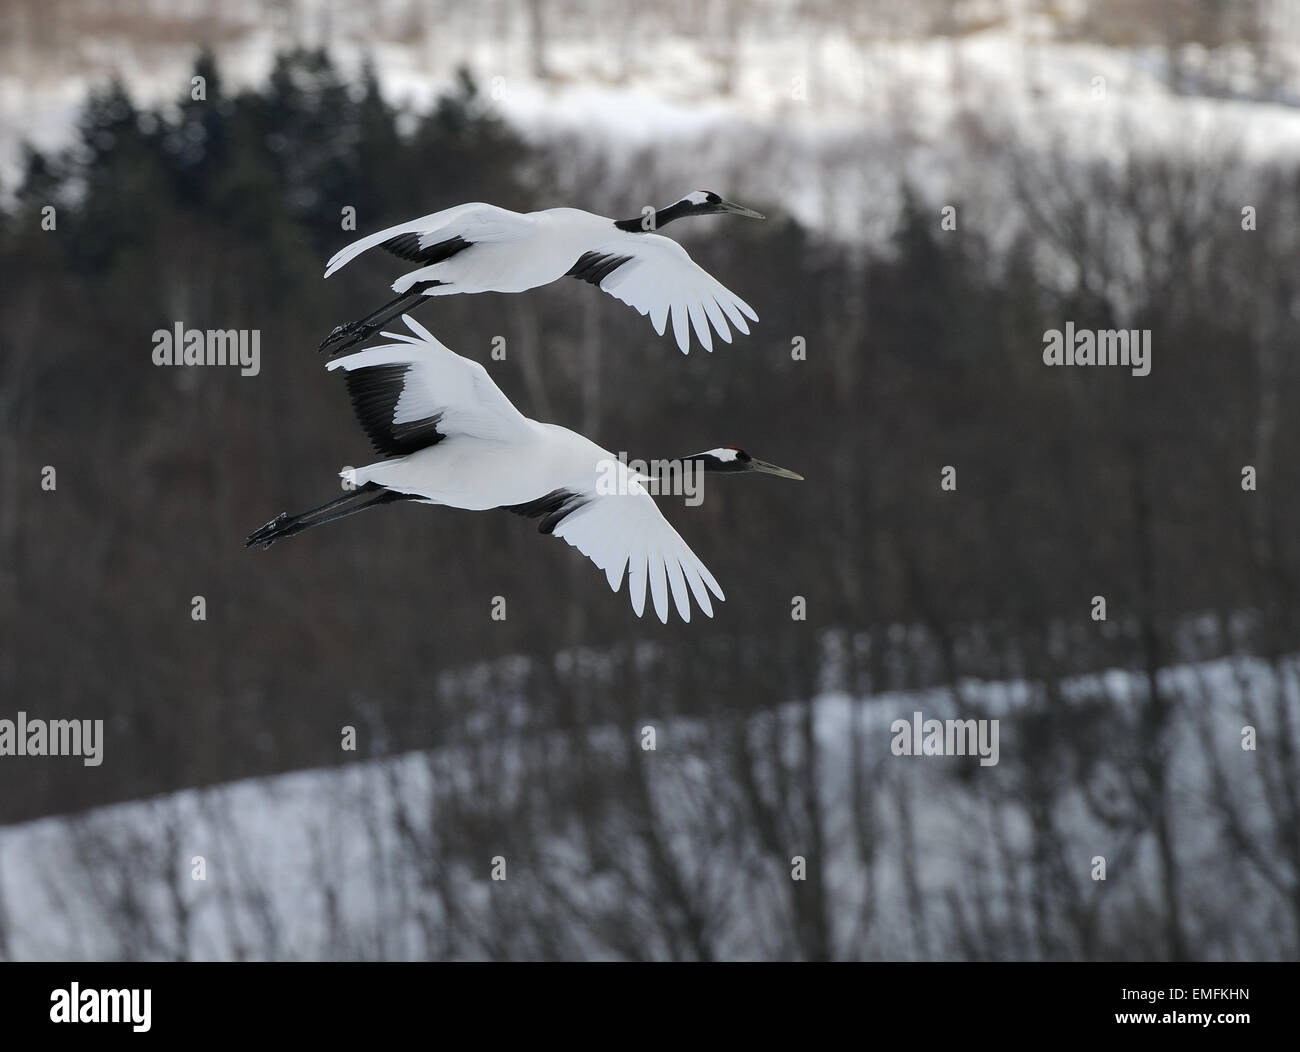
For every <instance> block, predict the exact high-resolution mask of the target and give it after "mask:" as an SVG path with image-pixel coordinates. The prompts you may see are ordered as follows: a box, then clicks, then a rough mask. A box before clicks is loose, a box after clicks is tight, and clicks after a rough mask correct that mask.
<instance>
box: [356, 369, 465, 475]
mask: <svg viewBox="0 0 1300 1052" xmlns="http://www.w3.org/2000/svg"><path fill="white" fill-rule="evenodd" d="M410 369H411V366H410V365H408V364H405V363H399V364H397V365H372V366H369V367H368V368H365V369H353V370H351V371H350V372H349V373H348V374H347V383H348V396H349V397H350V398H351V399H352V409H353V411H354V412H355V413H356V414H357V421H358V423H360V424H361V426H362V427H363V428H365V431H366V434H367V435H369V436H370V442H371V444H372V445H373V446H374V447H375V451H376V452H378V453H382V454H383V455H384V456H386V457H397V456H404V455H405V454H407V453H414V452H415V451H416V450H417V449H425V448H426V447H428V446H432V445H434V444H435V443H438V442H441V441H442V440H443V439H444V438H446V437H447V436H446V435H444V434H443V433H442V432H441V431H439V430H438V421H439V420H441V419H442V414H441V413H435V414H434V415H433V416H430V417H425V418H424V419H423V420H410V421H407V422H405V423H401V424H394V423H393V413H394V411H395V410H396V408H397V401H398V399H400V398H401V397H402V391H404V390H405V389H406V374H407V373H408V372H409V371H410Z"/></svg>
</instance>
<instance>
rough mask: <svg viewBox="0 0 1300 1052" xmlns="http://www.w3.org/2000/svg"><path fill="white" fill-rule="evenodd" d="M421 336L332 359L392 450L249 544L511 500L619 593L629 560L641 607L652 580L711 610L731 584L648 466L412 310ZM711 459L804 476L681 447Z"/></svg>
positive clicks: (731, 453) (362, 414)
mask: <svg viewBox="0 0 1300 1052" xmlns="http://www.w3.org/2000/svg"><path fill="white" fill-rule="evenodd" d="M402 320H403V321H405V322H406V325H407V326H408V328H410V330H411V332H412V333H414V334H415V335H414V336H406V335H399V334H396V333H387V332H386V333H384V336H386V337H389V338H390V339H393V340H397V341H400V342H397V343H389V344H383V345H380V346H377V347H372V348H368V349H367V350H364V351H359V352H357V353H354V354H350V355H348V356H346V357H344V358H336V359H334V360H333V361H331V362H330V363H329V365H328V368H330V369H343V370H344V371H345V372H346V373H347V386H348V394H349V395H350V396H351V398H352V405H353V408H354V409H355V411H356V414H357V419H358V420H359V421H360V423H361V426H362V427H363V428H364V429H365V431H366V433H367V434H368V435H369V436H370V440H371V442H372V443H373V444H374V447H375V449H376V450H377V451H378V452H380V453H383V454H385V455H386V456H388V457H390V458H391V459H387V460H381V461H378V462H377V463H374V464H369V465H367V466H366V467H362V468H350V469H348V470H347V471H344V472H342V476H343V478H345V479H346V480H347V481H348V482H349V483H351V484H352V485H354V486H355V487H356V488H355V489H353V490H351V491H350V492H348V493H346V494H345V495H344V496H342V497H339V498H338V499H337V500H333V501H330V502H329V503H327V504H323V505H321V506H320V507H319V508H313V509H312V510H311V511H306V512H303V513H302V514H300V515H292V516H291V515H288V514H284V513H282V514H280V515H279V516H278V517H276V518H275V519H272V520H271V521H270V522H268V523H267V524H266V525H265V526H263V527H261V528H260V529H258V530H255V531H254V532H253V533H251V534H250V535H249V537H248V539H247V541H246V542H245V545H244V546H245V547H249V546H251V545H253V544H259V543H260V544H262V545H264V546H265V547H267V548H269V547H270V546H271V545H272V544H274V543H275V542H276V541H278V540H283V539H284V538H286V537H292V536H294V535H295V534H298V533H301V532H302V531H303V530H307V529H310V528H311V527H313V526H320V525H323V524H324V523H327V522H333V521H334V520H336V519H341V518H343V517H344V516H347V515H352V514H355V513H356V512H358V511H362V510H363V509H365V508H373V507H376V506H378V505H380V504H389V503H392V502H394V501H404V500H414V501H419V502H421V503H423V504H445V505H448V506H450V507H454V508H465V509H467V510H470V511H484V510H487V509H490V508H504V509H505V510H507V511H513V512H515V513H517V514H519V515H526V516H529V517H531V518H538V519H540V520H541V522H540V523H539V524H538V530H539V532H541V533H549V534H553V535H554V536H556V537H560V538H562V539H564V540H565V541H567V542H568V543H569V544H571V545H572V546H573V547H575V548H577V549H578V551H580V552H582V554H583V555H585V556H587V558H589V559H590V560H591V561H592V562H594V563H595V564H596V566H598V567H599V568H600V569H602V570H604V571H605V576H606V578H607V579H608V581H609V586H610V587H611V588H612V589H613V590H614V591H618V589H619V587H620V586H621V584H622V581H623V576H624V571H626V573H627V579H628V592H629V595H630V597H631V599H632V608H633V610H635V611H636V614H637V616H638V617H640V616H641V614H642V613H643V611H644V610H645V598H646V586H647V584H648V585H649V588H650V594H651V596H652V598H653V601H654V608H655V613H656V614H658V615H659V620H660V621H663V622H664V623H667V621H668V594H669V592H670V591H671V593H672V598H673V601H674V603H675V604H676V606H677V612H678V613H679V614H680V615H681V617H682V620H684V621H689V620H690V619H691V606H690V600H689V599H688V590H689V594H690V595H693V596H694V597H695V602H696V603H697V604H698V605H699V607H700V609H701V610H703V611H704V613H705V614H706V615H708V616H709V617H712V616H713V605H712V603H711V602H710V600H709V593H710V592H712V593H713V594H714V595H715V596H716V597H717V598H718V599H722V598H723V595H722V589H721V588H719V587H718V582H717V581H715V580H714V578H713V575H712V574H711V573H709V571H708V569H707V568H706V567H705V565H704V564H703V563H702V562H700V560H699V559H698V558H697V557H696V556H695V553H694V552H692V551H691V549H690V548H689V547H687V544H686V542H685V541H684V540H682V538H681V537H680V536H679V535H678V533H677V531H676V530H674V529H673V528H672V526H670V525H669V524H668V521H667V520H666V519H665V518H664V517H663V515H662V514H660V511H659V508H658V506H657V505H656V504H655V502H654V501H653V500H652V499H651V497H650V495H649V494H648V493H647V492H646V491H645V483H646V482H648V481H649V479H648V478H647V476H645V475H642V474H638V473H636V472H634V471H632V470H630V469H629V468H628V466H627V464H626V463H624V462H623V461H622V460H620V459H618V458H616V457H615V456H614V455H613V454H612V453H609V452H608V451H606V450H604V449H601V448H600V447H599V446H598V445H596V444H595V443H594V442H592V441H590V440H589V439H586V438H584V437H583V436H582V435H579V434H575V433H574V432H572V431H569V430H568V429H566V428H563V427H558V426H556V425H555V424H542V423H538V422H537V421H535V420H530V419H528V418H527V417H525V416H524V415H523V414H521V413H520V412H519V410H517V409H516V408H515V407H514V405H513V404H511V402H510V400H509V399H508V398H506V396H505V395H504V394H502V393H501V390H500V388H498V387H497V385H496V384H495V383H493V381H492V378H491V377H490V376H489V375H488V373H487V370H486V369H484V368H483V366H481V365H479V364H478V363H477V362H472V361H470V360H469V359H468V358H462V357H461V356H460V355H458V354H455V353H454V352H452V351H450V350H448V349H447V348H446V347H444V346H443V345H442V344H441V343H439V342H438V341H437V340H436V339H435V338H434V337H433V336H432V335H430V333H429V332H428V331H427V330H426V329H425V328H424V327H423V326H421V325H420V324H419V323H417V322H415V321H414V320H412V319H411V318H410V317H407V316H404V317H403V319H402ZM686 459H688V460H691V461H695V462H698V467H699V468H701V469H703V470H712V471H723V472H738V471H760V472H766V473H768V474H772V475H778V476H780V477H782V478H790V479H801V478H802V477H803V476H801V475H797V474H795V473H794V472H793V471H787V470H786V469H785V468H779V467H777V466H776V465H774V464H768V463H765V462H764V461H761V460H757V459H755V458H753V457H751V456H750V455H749V454H748V453H746V452H744V451H743V450H740V449H737V448H734V447H726V448H722V449H713V450H709V451H708V452H706V453H699V454H696V455H695V456H693V457H689V458H686Z"/></svg>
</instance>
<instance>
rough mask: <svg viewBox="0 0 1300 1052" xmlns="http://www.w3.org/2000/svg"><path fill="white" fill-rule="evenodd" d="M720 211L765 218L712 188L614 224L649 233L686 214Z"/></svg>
mask: <svg viewBox="0 0 1300 1052" xmlns="http://www.w3.org/2000/svg"><path fill="white" fill-rule="evenodd" d="M719 213H729V214H731V215H738V216H744V217H746V218H747V219H763V218H765V217H764V216H763V214H762V213H760V212H755V211H754V210H753V209H752V208H746V207H745V206H744V205H738V204H733V203H732V202H731V201H725V200H723V199H722V198H721V197H719V196H718V195H717V194H715V193H714V192H713V191H712V190H696V191H695V192H694V193H690V194H687V195H686V196H685V197H683V198H682V199H681V200H680V201H674V202H673V203H672V204H670V205H669V206H668V207H667V208H655V209H651V210H650V211H649V212H646V213H645V214H644V215H639V216H637V217H636V218H635V219H619V220H616V221H615V223H614V225H615V226H616V227H618V228H619V229H620V230H626V231H627V232H629V233H632V234H648V233H650V232H652V231H655V230H658V229H660V228H661V227H665V226H667V225H668V224H669V223H671V222H673V221H674V220H677V219H681V218H683V217H684V216H707V215H717V214H719Z"/></svg>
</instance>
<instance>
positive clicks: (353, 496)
mask: <svg viewBox="0 0 1300 1052" xmlns="http://www.w3.org/2000/svg"><path fill="white" fill-rule="evenodd" d="M370 494H373V496H371V497H370V499H369V500H363V501H360V502H359V503H350V502H356V500H357V498H358V497H361V496H365V495H370ZM418 499H419V498H418V497H417V496H416V495H415V494H413V493H398V492H397V491H396V490H391V489H384V487H383V486H380V485H379V484H378V483H375V482H367V483H366V484H365V485H364V486H361V487H359V488H358V489H355V490H353V491H352V492H351V493H345V494H344V495H343V496H341V497H338V498H336V499H334V500H332V501H329V502H328V503H325V504H322V505H321V506H320V507H319V508H312V509H311V510H310V511H304V512H302V513H301V514H298V515H289V514H288V513H287V512H281V513H280V514H279V515H277V516H276V517H275V518H274V519H272V520H271V521H270V522H268V523H267V524H266V525H265V526H261V527H259V528H258V529H256V530H254V531H253V532H252V533H250V534H249V535H248V538H247V539H246V540H245V541H244V547H245V548H251V547H252V546H253V545H254V544H261V545H262V547H264V548H269V547H271V545H273V544H274V543H275V542H276V541H282V540H284V539H285V538H286V537H293V536H296V535H297V534H299V533H302V532H303V531H304V530H310V529H311V528H312V527H313V526H323V525H325V523H327V522H334V521H335V520H336V519H345V518H347V517H348V516H349V515H355V514H356V513H357V512H359V511H365V510H366V509H367V508H375V507H378V506H379V505H381V504H392V503H393V502H395V501H401V500H418ZM340 505H347V506H346V507H342V508H340V510H338V511H334V512H333V513H332V514H329V515H322V514H321V513H322V512H329V511H331V510H332V509H334V508H339V506H340Z"/></svg>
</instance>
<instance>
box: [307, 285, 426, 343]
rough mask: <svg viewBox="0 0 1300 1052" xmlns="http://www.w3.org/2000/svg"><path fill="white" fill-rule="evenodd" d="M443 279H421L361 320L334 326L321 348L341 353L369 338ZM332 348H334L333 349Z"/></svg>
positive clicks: (418, 300) (404, 311)
mask: <svg viewBox="0 0 1300 1052" xmlns="http://www.w3.org/2000/svg"><path fill="white" fill-rule="evenodd" d="M442 284H444V282H441V281H421V282H419V283H418V284H415V285H412V286H411V288H410V290H409V291H408V292H404V293H402V294H401V295H400V296H398V297H397V298H396V299H391V300H389V301H388V302H387V303H385V304H384V305H383V306H382V307H380V308H379V309H378V310H377V311H372V312H371V313H370V314H367V315H366V316H365V317H364V318H361V319H360V320H359V321H351V322H348V323H347V324H346V325H336V326H334V330H333V332H331V333H330V334H329V335H328V336H326V337H325V339H324V340H322V341H321V345H320V348H319V349H320V350H321V351H325V350H329V351H330V353H331V354H339V353H341V352H343V351H346V350H347V349H348V348H349V347H352V346H354V345H356V344H358V343H361V342H363V341H364V340H367V339H369V338H370V337H371V336H373V335H374V334H375V333H377V332H378V331H379V330H380V329H382V328H383V327H384V326H385V325H387V324H388V323H389V322H390V321H392V320H393V319H394V318H396V317H398V316H399V315H401V314H405V313H406V312H407V311H408V310H410V309H411V308H413V307H414V306H415V305H416V304H418V303H419V302H420V301H421V300H422V299H424V290H425V289H430V288H433V286H435V285H442ZM340 341H344V342H343V343H342V345H341V346H338V347H333V346H332V345H333V344H336V343H339V342H340ZM331 348H332V349H331Z"/></svg>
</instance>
